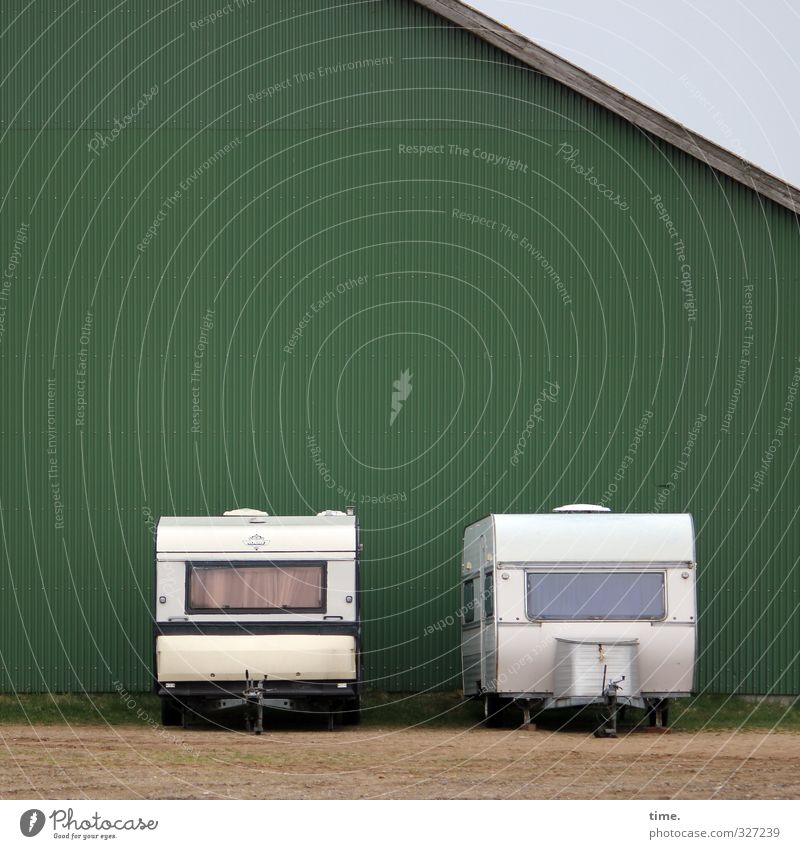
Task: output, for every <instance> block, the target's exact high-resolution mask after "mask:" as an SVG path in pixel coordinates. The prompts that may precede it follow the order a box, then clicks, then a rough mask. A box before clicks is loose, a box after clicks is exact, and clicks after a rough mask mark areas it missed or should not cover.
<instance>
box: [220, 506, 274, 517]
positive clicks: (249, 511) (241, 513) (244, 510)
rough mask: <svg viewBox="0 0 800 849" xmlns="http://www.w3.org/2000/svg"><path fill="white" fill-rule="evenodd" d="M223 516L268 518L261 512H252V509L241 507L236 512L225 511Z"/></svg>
mask: <svg viewBox="0 0 800 849" xmlns="http://www.w3.org/2000/svg"><path fill="white" fill-rule="evenodd" d="M222 515H223V516H269V513H265V512H264V511H263V510H254V509H253V508H252V507H241V508H240V509H238V510H226V511H225V512H224V513H223V514H222Z"/></svg>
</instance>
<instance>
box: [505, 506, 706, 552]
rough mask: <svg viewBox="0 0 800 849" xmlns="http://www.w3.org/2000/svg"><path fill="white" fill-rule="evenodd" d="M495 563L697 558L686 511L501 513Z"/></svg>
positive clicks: (690, 518) (691, 527)
mask: <svg viewBox="0 0 800 849" xmlns="http://www.w3.org/2000/svg"><path fill="white" fill-rule="evenodd" d="M491 519H492V522H493V525H494V531H495V533H494V537H495V542H494V545H495V552H494V556H495V560H496V562H501V561H505V562H528V563H529V562H538V563H543V562H547V563H561V562H564V563H587V562H590V561H593V562H606V563H610V562H615V563H616V562H636V563H688V562H694V559H695V553H694V529H693V523H692V517H691V516H690V515H689V514H688V513H664V514H657V513H541V514H538V513H533V514H510V513H502V514H501V513H497V514H492V516H491Z"/></svg>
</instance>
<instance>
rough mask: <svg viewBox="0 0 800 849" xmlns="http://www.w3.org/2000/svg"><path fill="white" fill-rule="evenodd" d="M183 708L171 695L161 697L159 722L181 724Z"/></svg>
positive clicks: (169, 724)
mask: <svg viewBox="0 0 800 849" xmlns="http://www.w3.org/2000/svg"><path fill="white" fill-rule="evenodd" d="M182 714H183V708H182V707H181V705H179V704H178V703H177V702H176V701H175V699H173V698H172V697H171V696H162V697H161V724H162V725H165V726H174V725H183V716H182Z"/></svg>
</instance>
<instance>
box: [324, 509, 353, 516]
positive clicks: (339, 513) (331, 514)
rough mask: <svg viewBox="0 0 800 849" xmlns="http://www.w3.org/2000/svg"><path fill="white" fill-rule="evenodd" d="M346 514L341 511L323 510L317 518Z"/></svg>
mask: <svg viewBox="0 0 800 849" xmlns="http://www.w3.org/2000/svg"><path fill="white" fill-rule="evenodd" d="M346 515H347V514H346V513H343V512H342V511H341V510H323V511H322V512H321V513H317V516H346Z"/></svg>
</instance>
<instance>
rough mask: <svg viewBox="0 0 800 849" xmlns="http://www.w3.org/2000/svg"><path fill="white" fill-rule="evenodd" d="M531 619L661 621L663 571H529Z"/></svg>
mask: <svg viewBox="0 0 800 849" xmlns="http://www.w3.org/2000/svg"><path fill="white" fill-rule="evenodd" d="M527 590H528V592H527V596H528V598H527V609H528V616H529V617H530V618H531V619H663V618H664V614H665V606H664V605H665V601H664V573H663V572H560V571H559V572H528V575H527Z"/></svg>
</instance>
